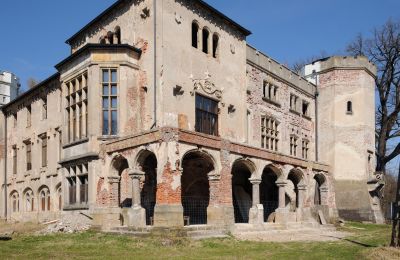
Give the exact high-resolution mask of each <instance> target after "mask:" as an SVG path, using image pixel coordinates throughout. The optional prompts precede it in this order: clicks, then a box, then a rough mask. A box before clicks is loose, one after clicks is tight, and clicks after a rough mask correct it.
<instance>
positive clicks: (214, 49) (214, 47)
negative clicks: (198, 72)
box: [212, 33, 219, 58]
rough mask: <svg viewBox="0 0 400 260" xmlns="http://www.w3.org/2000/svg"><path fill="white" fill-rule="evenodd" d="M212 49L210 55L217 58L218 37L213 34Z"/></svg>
mask: <svg viewBox="0 0 400 260" xmlns="http://www.w3.org/2000/svg"><path fill="white" fill-rule="evenodd" d="M212 42H213V49H212V53H213V57H214V58H217V57H218V54H219V46H218V45H219V37H218V35H217V34H216V33H214V35H213V41H212Z"/></svg>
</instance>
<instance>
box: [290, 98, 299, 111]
mask: <svg viewBox="0 0 400 260" xmlns="http://www.w3.org/2000/svg"><path fill="white" fill-rule="evenodd" d="M298 101H299V97H298V96H296V95H293V94H290V110H291V111H292V112H297V111H298Z"/></svg>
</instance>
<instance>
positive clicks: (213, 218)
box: [207, 205, 235, 226]
mask: <svg viewBox="0 0 400 260" xmlns="http://www.w3.org/2000/svg"><path fill="white" fill-rule="evenodd" d="M234 223H235V213H234V209H233V207H232V206H227V205H212V206H208V208H207V225H212V226H229V225H233V224H234Z"/></svg>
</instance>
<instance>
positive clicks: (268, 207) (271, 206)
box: [261, 201, 279, 222]
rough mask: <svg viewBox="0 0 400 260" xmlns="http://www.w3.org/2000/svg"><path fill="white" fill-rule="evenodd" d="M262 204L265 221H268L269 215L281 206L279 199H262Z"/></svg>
mask: <svg viewBox="0 0 400 260" xmlns="http://www.w3.org/2000/svg"><path fill="white" fill-rule="evenodd" d="M261 204H262V205H263V207H264V222H267V221H268V217H269V215H271V214H272V213H274V212H275V210H276V209H277V208H278V206H279V202H278V201H261Z"/></svg>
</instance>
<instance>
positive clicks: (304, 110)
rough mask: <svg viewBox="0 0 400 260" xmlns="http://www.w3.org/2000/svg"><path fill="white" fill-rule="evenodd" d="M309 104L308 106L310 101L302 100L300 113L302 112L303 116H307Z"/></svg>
mask: <svg viewBox="0 0 400 260" xmlns="http://www.w3.org/2000/svg"><path fill="white" fill-rule="evenodd" d="M309 106H310V103H308V102H307V101H304V100H303V106H302V114H303V116H308V115H309V111H308V108H309Z"/></svg>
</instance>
